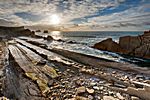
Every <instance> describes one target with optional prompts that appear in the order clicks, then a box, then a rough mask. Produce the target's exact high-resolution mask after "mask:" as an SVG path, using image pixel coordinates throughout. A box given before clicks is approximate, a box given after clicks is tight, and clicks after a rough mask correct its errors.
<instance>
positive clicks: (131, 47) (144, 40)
mask: <svg viewBox="0 0 150 100" xmlns="http://www.w3.org/2000/svg"><path fill="white" fill-rule="evenodd" d="M93 48H96V49H99V50H106V51H111V52H116V53H120V54H127V55H131V56H136V57H142V58H148V59H149V58H150V31H145V32H144V34H143V35H139V36H124V37H120V39H119V43H116V42H114V41H113V40H112V38H109V39H106V40H103V41H101V42H99V43H96V44H95V45H94V46H93Z"/></svg>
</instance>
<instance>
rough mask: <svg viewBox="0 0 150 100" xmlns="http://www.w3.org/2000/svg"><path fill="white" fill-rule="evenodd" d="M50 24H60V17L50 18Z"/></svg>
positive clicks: (54, 15) (52, 16)
mask: <svg viewBox="0 0 150 100" xmlns="http://www.w3.org/2000/svg"><path fill="white" fill-rule="evenodd" d="M50 24H53V25H58V24H60V17H59V16H58V15H56V14H53V15H51V16H50Z"/></svg>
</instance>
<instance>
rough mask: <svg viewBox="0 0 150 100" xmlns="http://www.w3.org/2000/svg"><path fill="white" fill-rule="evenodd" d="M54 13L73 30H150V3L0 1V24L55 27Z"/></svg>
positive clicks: (124, 0) (122, 0)
mask: <svg viewBox="0 0 150 100" xmlns="http://www.w3.org/2000/svg"><path fill="white" fill-rule="evenodd" d="M54 14H55V15H57V16H59V18H60V25H62V26H63V25H64V26H65V27H69V26H71V25H75V26H76V27H75V26H73V28H72V29H74V28H75V29H78V28H79V29H81V30H82V29H83V30H84V29H85V30H86V29H91V30H149V29H150V0H0V25H37V24H38V25H39V24H40V25H51V23H50V18H51V16H52V15H54Z"/></svg>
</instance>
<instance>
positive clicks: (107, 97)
mask: <svg viewBox="0 0 150 100" xmlns="http://www.w3.org/2000/svg"><path fill="white" fill-rule="evenodd" d="M103 100H119V99H116V98H114V97H112V96H103Z"/></svg>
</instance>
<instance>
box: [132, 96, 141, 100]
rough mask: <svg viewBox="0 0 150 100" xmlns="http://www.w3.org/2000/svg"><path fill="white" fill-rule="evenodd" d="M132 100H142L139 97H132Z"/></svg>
mask: <svg viewBox="0 0 150 100" xmlns="http://www.w3.org/2000/svg"><path fill="white" fill-rule="evenodd" d="M131 100H140V99H139V98H138V97H135V96H132V97H131Z"/></svg>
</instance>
